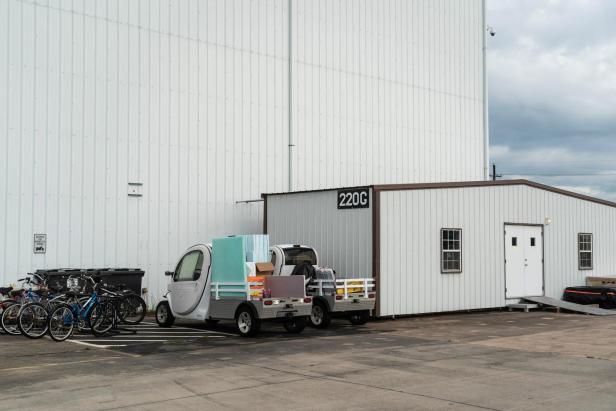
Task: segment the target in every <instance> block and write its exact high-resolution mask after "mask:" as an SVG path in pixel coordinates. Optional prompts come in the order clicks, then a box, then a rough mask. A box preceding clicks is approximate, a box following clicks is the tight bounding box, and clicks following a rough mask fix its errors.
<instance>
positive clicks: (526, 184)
mask: <svg viewBox="0 0 616 411" xmlns="http://www.w3.org/2000/svg"><path fill="white" fill-rule="evenodd" d="M362 195H363V197H362ZM265 199H266V204H265V213H266V217H265V227H264V229H265V231H266V232H267V233H268V234H269V235H270V237H271V238H272V241H273V242H275V243H282V244H286V243H291V242H296V244H305V245H310V246H313V247H315V248H316V249H317V250H318V251H319V252H320V259H321V262H322V263H323V264H325V265H329V266H330V267H334V268H335V269H336V270H337V271H338V272H339V274H340V275H343V276H347V277H351V278H352V277H365V276H367V275H370V276H372V275H374V277H375V278H376V280H377V309H376V311H377V314H378V315H381V316H393V315H406V314H423V313H433V312H444V311H459V310H473V309H487V308H497V307H504V306H505V305H507V304H508V303H514V302H518V301H519V300H520V298H521V297H537V296H546V297H551V298H555V299H560V298H561V297H562V295H563V291H564V289H565V288H566V287H569V286H581V285H585V283H586V277H587V276H599V277H601V276H603V277H610V276H614V275H615V274H616V268H615V267H616V253H615V250H616V203H612V202H609V201H604V200H600V199H597V198H592V197H588V196H584V195H580V194H576V193H572V192H569V191H564V190H560V189H557V188H553V187H549V186H545V185H542V184H537V183H534V182H530V181H526V180H504V181H478V182H456V183H430V184H393V185H378V186H371V187H357V188H350V189H349V188H347V189H340V190H321V191H306V192H297V193H281V194H269V195H265ZM341 202H342V203H341Z"/></svg>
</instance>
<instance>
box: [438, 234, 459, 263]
mask: <svg viewBox="0 0 616 411" xmlns="http://www.w3.org/2000/svg"><path fill="white" fill-rule="evenodd" d="M452 231H455V232H457V233H458V242H459V247H458V248H457V249H456V248H452V249H449V248H447V249H446V248H445V247H444V244H443V243H444V241H445V233H446V232H452ZM448 241H449V240H448ZM445 253H458V255H459V262H460V268H459V269H450V268H445ZM440 260H441V274H460V273H462V229H461V228H441V257H440ZM448 261H451V260H448Z"/></svg>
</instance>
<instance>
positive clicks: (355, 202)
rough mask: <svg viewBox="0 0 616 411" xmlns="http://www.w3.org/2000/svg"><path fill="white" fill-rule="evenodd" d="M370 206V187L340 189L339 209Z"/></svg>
mask: <svg viewBox="0 0 616 411" xmlns="http://www.w3.org/2000/svg"><path fill="white" fill-rule="evenodd" d="M368 207H370V188H368V187H364V188H347V189H344V190H338V210H347V209H351V208H368Z"/></svg>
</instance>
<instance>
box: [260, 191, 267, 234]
mask: <svg viewBox="0 0 616 411" xmlns="http://www.w3.org/2000/svg"><path fill="white" fill-rule="evenodd" d="M261 197H262V198H263V234H267V195H265V194H261Z"/></svg>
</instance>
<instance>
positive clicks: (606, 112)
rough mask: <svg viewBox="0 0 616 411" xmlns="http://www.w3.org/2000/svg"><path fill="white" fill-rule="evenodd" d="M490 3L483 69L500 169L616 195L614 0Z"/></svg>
mask: <svg viewBox="0 0 616 411" xmlns="http://www.w3.org/2000/svg"><path fill="white" fill-rule="evenodd" d="M488 6H489V7H488V22H489V24H490V25H492V26H493V27H494V28H495V30H496V33H497V34H496V37H493V38H490V39H489V54H488V58H489V60H488V75H489V80H490V84H489V85H490V124H491V137H490V138H491V141H492V144H493V146H492V147H491V159H492V161H493V162H495V163H496V164H497V166H498V172H499V173H501V172H504V173H509V174H514V173H515V174H518V175H519V174H526V175H528V176H530V177H531V178H534V179H540V180H542V181H543V182H545V183H547V184H551V185H558V186H561V187H568V188H570V189H572V190H573V191H577V192H583V193H587V194H589V195H600V196H603V197H607V198H612V199H616V176H613V175H612V174H613V173H614V171H613V170H614V169H615V168H616V161H615V160H614V159H616V24H614V22H615V21H616V1H614V0H566V1H565V0H563V1H560V0H493V1H489V3H488ZM596 173H604V174H605V175H590V174H596ZM571 174H575V175H571ZM577 174H589V175H585V176H581V175H577ZM507 177H511V176H507Z"/></svg>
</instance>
